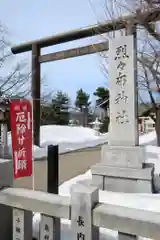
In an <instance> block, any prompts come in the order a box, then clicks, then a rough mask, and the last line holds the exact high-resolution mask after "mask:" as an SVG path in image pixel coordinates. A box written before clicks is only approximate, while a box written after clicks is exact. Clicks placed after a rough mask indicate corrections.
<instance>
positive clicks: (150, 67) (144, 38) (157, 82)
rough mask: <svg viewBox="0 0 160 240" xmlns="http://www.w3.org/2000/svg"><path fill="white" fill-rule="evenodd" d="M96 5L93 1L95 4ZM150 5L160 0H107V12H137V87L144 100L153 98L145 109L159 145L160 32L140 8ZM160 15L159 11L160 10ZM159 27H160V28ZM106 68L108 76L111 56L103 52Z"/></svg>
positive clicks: (156, 5)
mask: <svg viewBox="0 0 160 240" xmlns="http://www.w3.org/2000/svg"><path fill="white" fill-rule="evenodd" d="M92 8H93V5H92ZM150 8H156V9H157V8H158V9H159V10H160V2H159V0H134V1H133V0H110V1H108V0H105V7H104V11H105V16H106V18H107V20H113V19H115V18H119V17H122V16H124V15H126V14H128V15H131V14H137V16H138V22H139V23H140V24H139V25H138V26H137V65H138V87H139V96H140V98H141V99H142V100H143V102H144V103H145V100H146V98H147V99H150V102H151V104H152V111H154V113H155V116H153V115H152V111H151V109H148V104H146V110H148V113H149V114H150V116H151V118H152V119H153V121H154V122H155V130H156V133H157V145H158V146H160V102H159V103H158V102H157V99H158V97H159V100H160V34H159V33H158V31H156V24H155V23H151V24H150V23H148V20H149V19H141V18H140V17H139V16H140V14H139V13H140V12H141V11H148V10H149V9H150ZM159 15H160V11H159ZM159 31H160V30H159ZM115 34H121V35H123V34H124V30H121V31H119V33H117V32H113V33H110V34H107V35H106V36H103V37H104V38H105V39H106V38H107V39H108V38H113V37H115ZM101 56H102V57H103V63H102V67H103V71H104V73H105V75H106V76H107V67H106V66H107V65H108V58H107V54H105V53H103V54H102V55H101Z"/></svg>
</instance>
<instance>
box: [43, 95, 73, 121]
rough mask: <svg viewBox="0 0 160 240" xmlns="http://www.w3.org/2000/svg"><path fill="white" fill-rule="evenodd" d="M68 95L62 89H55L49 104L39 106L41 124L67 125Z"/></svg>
mask: <svg viewBox="0 0 160 240" xmlns="http://www.w3.org/2000/svg"><path fill="white" fill-rule="evenodd" d="M68 105H69V97H68V95H67V94H66V93H63V92H62V91H57V93H56V94H55V95H54V96H53V98H52V101H51V103H50V104H47V105H42V106H41V113H42V114H41V116H42V117H41V124H42V125H49V124H56V125H68V122H69V113H68V107H69V106H68Z"/></svg>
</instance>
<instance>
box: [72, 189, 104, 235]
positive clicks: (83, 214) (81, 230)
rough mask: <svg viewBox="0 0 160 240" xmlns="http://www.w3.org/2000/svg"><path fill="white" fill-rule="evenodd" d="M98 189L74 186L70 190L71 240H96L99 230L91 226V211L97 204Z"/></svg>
mask: <svg viewBox="0 0 160 240" xmlns="http://www.w3.org/2000/svg"><path fill="white" fill-rule="evenodd" d="M98 198H99V193H98V188H97V187H94V186H87V185H83V184H75V185H73V186H72V189H71V230H72V235H73V236H72V237H73V239H77V240H85V239H87V240H98V239H99V228H98V227H96V226H93V225H92V209H93V208H94V206H95V205H96V204H97V203H98V202H99V199H98Z"/></svg>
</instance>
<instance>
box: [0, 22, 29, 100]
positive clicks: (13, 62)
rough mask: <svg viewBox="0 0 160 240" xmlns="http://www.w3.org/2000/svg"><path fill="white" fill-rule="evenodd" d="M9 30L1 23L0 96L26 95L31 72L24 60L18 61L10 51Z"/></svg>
mask: <svg viewBox="0 0 160 240" xmlns="http://www.w3.org/2000/svg"><path fill="white" fill-rule="evenodd" d="M8 39H9V34H8V31H7V29H6V28H5V27H4V25H2V23H1V22H0V96H1V95H2V94H5V95H7V96H9V97H10V96H12V95H19V96H21V95H24V94H25V93H26V91H27V87H28V86H27V85H28V80H29V79H30V76H31V74H30V72H29V69H28V65H27V64H26V62H25V61H24V60H21V61H17V59H16V57H15V56H13V55H12V53H11V51H10V47H11V44H10V42H9V40H8Z"/></svg>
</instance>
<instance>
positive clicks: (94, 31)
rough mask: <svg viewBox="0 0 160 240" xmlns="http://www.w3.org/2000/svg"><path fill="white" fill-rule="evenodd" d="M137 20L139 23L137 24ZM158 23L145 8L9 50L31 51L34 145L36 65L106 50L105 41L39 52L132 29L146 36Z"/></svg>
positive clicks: (36, 128) (37, 90)
mask: <svg viewBox="0 0 160 240" xmlns="http://www.w3.org/2000/svg"><path fill="white" fill-rule="evenodd" d="M139 19H141V20H139ZM157 20H160V16H159V8H154V9H153V8H149V9H148V10H147V11H141V9H137V11H136V14H135V15H129V16H125V17H121V18H118V19H115V20H112V21H111V20H110V21H106V22H105V23H103V24H98V25H94V26H89V27H86V28H81V29H78V30H73V31H69V32H66V33H61V34H57V35H54V36H51V37H47V38H43V39H40V40H36V41H32V42H27V43H24V44H21V45H18V46H13V47H12V48H11V51H12V53H14V54H18V53H23V52H27V51H32V90H31V91H32V99H33V129H34V144H35V145H38V146H39V145H40V97H41V96H40V79H41V74H40V65H41V63H44V62H49V61H57V60H62V59H67V58H73V57H78V56H84V55H87V54H93V53H97V52H102V51H107V50H108V49H109V44H108V41H105V42H101V43H98V44H92V45H88V46H83V47H78V48H73V49H69V50H64V51H59V52H54V53H50V54H46V55H41V49H42V48H44V47H49V46H52V45H57V44H62V43H66V42H69V41H74V40H78V39H82V38H87V37H92V36H96V35H100V34H104V33H109V32H112V31H118V30H121V29H126V30H127V31H126V32H127V35H133V34H134V36H136V26H137V25H138V24H140V25H143V26H144V27H145V28H146V29H147V30H149V32H150V33H151V31H150V29H149V23H150V22H154V21H157Z"/></svg>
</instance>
